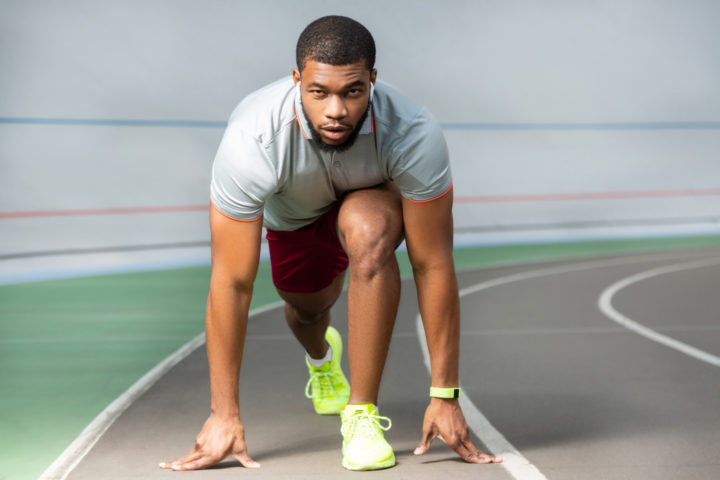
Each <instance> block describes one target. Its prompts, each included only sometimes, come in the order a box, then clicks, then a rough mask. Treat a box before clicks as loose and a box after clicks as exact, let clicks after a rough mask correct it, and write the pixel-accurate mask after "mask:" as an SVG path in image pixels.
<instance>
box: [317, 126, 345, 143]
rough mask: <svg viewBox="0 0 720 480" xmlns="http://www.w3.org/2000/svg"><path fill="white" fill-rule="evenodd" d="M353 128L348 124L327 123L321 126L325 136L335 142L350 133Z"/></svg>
mask: <svg viewBox="0 0 720 480" xmlns="http://www.w3.org/2000/svg"><path fill="white" fill-rule="evenodd" d="M351 130H352V129H351V128H350V127H348V126H346V125H327V126H324V127H321V128H320V131H321V132H322V135H323V137H325V138H327V139H330V140H332V141H334V142H337V141H340V140H342V139H343V138H344V137H346V136H347V135H349V134H350V131H351Z"/></svg>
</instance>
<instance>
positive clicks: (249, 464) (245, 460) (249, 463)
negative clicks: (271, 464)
mask: <svg viewBox="0 0 720 480" xmlns="http://www.w3.org/2000/svg"><path fill="white" fill-rule="evenodd" d="M233 456H234V457H235V459H236V460H237V461H238V462H240V464H241V465H242V466H243V467H245V468H260V464H259V463H258V462H256V461H255V460H253V459H252V458H250V455H248V454H247V452H244V453H237V454H235V455H233Z"/></svg>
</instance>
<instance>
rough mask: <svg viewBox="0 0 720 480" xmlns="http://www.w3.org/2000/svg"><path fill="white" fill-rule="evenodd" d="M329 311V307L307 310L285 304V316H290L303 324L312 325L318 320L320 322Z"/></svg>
mask: <svg viewBox="0 0 720 480" xmlns="http://www.w3.org/2000/svg"><path fill="white" fill-rule="evenodd" d="M329 311H330V307H326V308H321V309H317V310H315V309H313V310H308V309H304V308H301V307H298V306H295V305H291V304H289V303H286V304H285V313H286V317H288V318H292V319H294V320H295V321H296V322H297V323H299V324H301V325H304V326H312V325H315V324H316V323H318V322H322V321H323V320H324V319H325V317H326V316H327V315H328V314H329Z"/></svg>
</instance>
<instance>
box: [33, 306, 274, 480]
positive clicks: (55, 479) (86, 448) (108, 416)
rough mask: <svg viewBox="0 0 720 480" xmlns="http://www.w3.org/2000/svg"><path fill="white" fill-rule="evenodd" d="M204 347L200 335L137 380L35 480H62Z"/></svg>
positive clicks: (255, 311)
mask: <svg viewBox="0 0 720 480" xmlns="http://www.w3.org/2000/svg"><path fill="white" fill-rule="evenodd" d="M283 305H285V303H284V302H275V303H272V304H270V305H266V306H264V307H260V308H256V309H253V310H252V311H251V312H250V313H249V317H253V316H255V315H260V314H262V313H265V312H268V311H270V310H274V309H276V308H279V307H282V306H283ZM204 343H205V334H204V333H201V334H200V335H198V336H197V337H195V338H193V339H192V340H190V341H189V342H188V343H186V344H185V345H183V346H182V347H180V348H179V349H178V350H176V351H175V352H174V353H172V354H171V355H170V356H169V357H167V358H166V359H165V360H163V361H162V362H161V363H159V364H158V365H156V366H155V368H153V369H152V370H150V371H149V372H148V373H146V374H145V375H143V377H142V378H140V380H138V381H137V382H135V384H134V385H133V386H131V387H130V388H128V389H127V390H126V391H125V392H124V393H123V394H122V395H120V396H119V397H118V398H117V399H115V401H113V402H112V403H111V404H110V405H108V406H107V407H106V408H105V410H103V411H102V412H100V414H99V415H98V416H97V417H95V419H94V420H93V421H92V422H90V424H89V425H88V426H87V427H85V429H84V430H83V431H82V432H81V433H80V435H79V436H78V437H77V438H76V439H75V440H74V441H73V442H72V443H71V444H70V446H68V447H67V448H66V449H65V451H64V452H63V453H62V454H60V456H59V457H58V458H57V459H56V460H55V461H54V462H53V463H52V464H51V465H50V466H49V467H48V468H47V469H46V470H45V471H44V472H43V474H42V475H40V477H38V480H65V478H67V476H68V475H69V474H70V472H72V471H73V469H74V468H75V467H76V466H77V465H78V464H79V463H80V461H81V460H82V459H83V458H85V455H87V454H88V453H89V452H90V450H91V449H92V447H93V446H94V445H95V444H96V443H97V441H98V440H100V437H102V435H103V434H104V433H105V431H106V430H107V429H108V428H110V425H112V424H113V423H114V422H115V420H117V418H118V417H119V416H120V414H122V413H123V412H124V411H125V410H127V408H128V407H129V406H130V405H132V403H133V402H135V400H137V399H138V398H139V397H140V396H141V395H142V394H143V393H145V392H146V391H148V389H149V388H150V387H152V386H153V385H154V384H155V382H157V381H158V380H160V378H162V376H163V375H165V374H166V373H167V372H168V371H170V369H171V368H173V367H174V366H175V365H177V364H178V363H180V362H181V361H182V360H183V359H185V358H186V357H187V356H188V355H190V354H191V353H192V352H194V351H195V350H196V349H197V348H199V347H200V346H202V345H203V344H204Z"/></svg>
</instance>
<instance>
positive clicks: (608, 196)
mask: <svg viewBox="0 0 720 480" xmlns="http://www.w3.org/2000/svg"><path fill="white" fill-rule="evenodd" d="M711 196H720V188H710V189H704V190H665V191H655V192H650V191H647V192H598V193H559V194H536V195H489V196H477V197H456V198H455V202H456V203H502V202H556V201H567V200H618V199H638V198H680V197H711Z"/></svg>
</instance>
